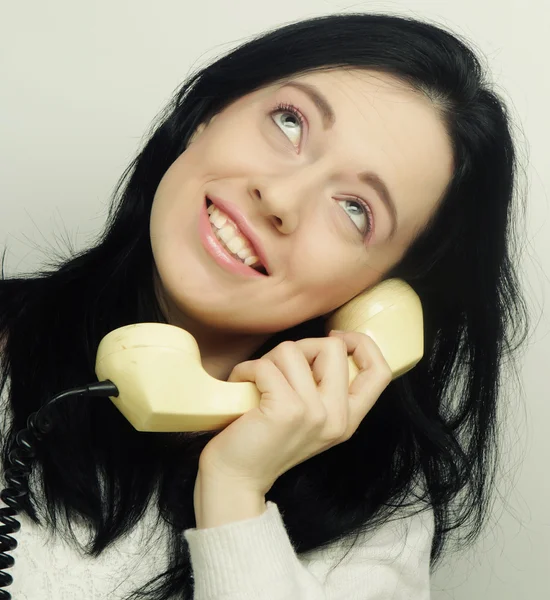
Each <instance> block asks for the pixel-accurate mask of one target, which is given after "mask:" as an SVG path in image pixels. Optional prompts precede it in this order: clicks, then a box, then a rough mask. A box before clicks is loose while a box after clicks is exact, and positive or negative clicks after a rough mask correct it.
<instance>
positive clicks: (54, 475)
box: [0, 14, 528, 600]
mask: <svg viewBox="0 0 550 600" xmlns="http://www.w3.org/2000/svg"><path fill="white" fill-rule="evenodd" d="M350 67H351V68H366V69H378V70H381V71H383V72H386V73H390V74H393V75H395V76H397V77H399V78H401V79H402V80H403V81H406V82H408V83H409V84H410V85H411V86H412V87H414V88H415V89H417V90H421V91H422V92H424V93H425V94H427V95H428V96H429V97H430V98H431V99H432V100H433V103H434V107H436V108H437V110H439V112H440V115H441V118H442V119H443V122H444V123H445V125H446V128H447V131H448V134H449V137H450V140H451V143H452V148H453V152H454V161H455V169H454V173H453V176H452V180H451V182H450V184H449V187H448V189H447V192H446V195H445V197H444V199H443V202H442V204H441V207H440V209H439V210H438V212H437V214H436V215H435V216H434V218H433V219H432V220H431V222H430V223H429V224H428V227H427V228H426V229H425V230H424V231H423V232H422V234H421V235H420V236H419V237H418V238H417V239H416V240H415V242H414V243H413V245H412V246H411V248H410V250H409V251H408V253H407V254H406V256H405V257H404V259H403V260H402V261H401V262H400V263H399V264H398V265H396V267H395V268H394V269H392V272H391V273H388V274H387V275H388V276H395V277H401V278H403V279H405V280H406V281H407V282H409V283H410V284H411V285H412V286H413V287H414V289H415V290H416V291H417V293H418V294H419V296H420V298H421V301H422V304H423V308H424V314H425V344H426V345H425V357H424V359H423V360H422V361H421V363H420V364H419V365H418V366H417V367H416V368H415V369H413V370H412V371H411V372H409V373H408V374H406V375H405V376H403V377H401V378H399V379H398V380H396V381H394V382H393V383H391V384H390V385H389V386H388V388H387V389H386V390H385V391H384V393H383V395H382V397H381V399H380V401H378V402H377V403H376V405H375V406H374V408H373V409H372V410H371V412H370V413H369V415H368V417H367V418H366V419H364V421H363V422H362V424H361V425H360V427H359V428H358V429H357V431H356V433H355V434H354V436H352V438H351V439H350V440H349V441H347V442H345V443H343V444H339V445H337V446H335V447H333V448H331V449H330V450H328V451H326V452H324V453H322V454H319V455H317V456H316V457H314V458H312V459H310V460H308V461H306V462H304V463H302V464H300V465H297V466H296V467H294V468H293V469H291V470H290V471H288V472H287V473H285V474H284V475H282V476H281V477H280V478H279V479H278V480H277V481H276V483H275V485H274V486H273V487H272V489H271V490H270V492H269V493H268V495H267V499H268V500H272V501H273V502H276V503H277V504H278V505H279V507H280V508H281V509H282V512H283V513H284V518H285V525H286V527H287V530H288V532H289V535H290V536H291V539H292V541H293V544H294V547H295V548H296V551H297V552H298V553H302V552H306V551H308V550H311V549H315V548H321V547H322V546H325V545H327V544H329V543H331V542H335V541H337V540H342V539H344V538H345V537H347V536H349V537H353V534H356V533H358V532H361V531H366V530H368V529H369V528H374V527H376V526H377V525H379V524H380V523H382V522H384V520H386V519H388V517H389V515H392V514H393V513H395V511H396V510H398V509H399V507H402V506H403V505H404V503H405V502H406V501H407V502H408V500H406V499H407V498H410V497H411V494H412V493H413V491H414V493H416V492H417V491H418V489H420V488H419V482H423V483H422V486H423V487H422V489H424V490H425V492H424V493H423V494H422V497H423V499H424V500H426V501H427V503H429V505H430V506H431V507H432V508H433V510H434V514H435V538H434V543H433V548H432V562H433V563H434V564H435V562H436V560H437V559H438V558H439V557H440V555H441V552H442V549H443V547H444V543H445V542H446V541H447V539H448V536H449V533H450V532H451V531H453V530H456V531H461V532H463V536H462V541H472V540H473V539H474V538H475V537H476V535H477V534H478V533H479V532H480V530H481V527H482V525H483V523H484V519H485V516H486V514H487V508H488V506H489V501H490V498H491V494H490V492H491V487H492V482H493V477H494V473H495V465H496V456H497V453H496V448H497V443H496V442H497V436H496V431H497V426H496V425H497V419H496V416H497V407H498V400H499V398H500V396H501V394H500V384H501V373H502V367H503V359H504V358H505V357H506V356H508V355H510V354H511V353H512V351H514V350H515V349H516V348H517V347H518V345H519V344H520V343H521V342H523V340H524V339H525V336H526V335H527V332H528V331H527V312H526V309H525V304H524V300H523V298H522V297H521V294H520V289H519V283H518V279H517V273H516V271H515V267H514V263H513V260H512V251H513V249H514V248H513V244H514V236H513V233H514V224H515V221H516V214H515V212H514V210H513V209H514V201H515V199H516V198H517V197H518V194H517V193H516V191H517V185H516V172H517V163H516V161H517V159H516V151H515V149H514V144H513V140H512V135H511V123H510V117H509V115H508V112H507V110H506V107H505V105H504V103H503V101H502V100H501V99H500V98H499V97H498V96H497V94H496V93H494V91H492V90H491V87H490V85H489V83H488V82H487V81H485V76H484V74H483V69H482V66H481V64H480V62H479V60H478V58H477V57H476V55H475V53H474V52H473V51H472V49H471V48H469V47H468V45H467V44H466V43H464V42H463V41H461V40H459V39H458V38H457V37H455V36H454V35H451V34H450V33H448V32H446V31H445V30H443V29H441V28H439V27H437V26H434V25H431V24H428V23H424V22H419V21H416V20H414V19H411V18H402V17H397V16H389V15H370V14H344V15H329V16H322V17H318V18H313V19H309V20H305V21H299V22H296V23H291V24H288V25H285V26H282V27H279V28H276V29H273V30H271V31H268V32H267V33H264V34H262V35H259V36H258V37H255V38H253V39H251V40H250V41H248V42H247V43H244V44H243V45H241V46H240V47H238V48H236V49H234V50H232V51H231V52H229V53H228V54H227V55H225V56H222V57H221V58H219V59H218V60H216V61H215V62H213V63H212V64H210V65H209V66H206V67H205V68H203V69H201V70H200V71H198V72H196V73H195V74H194V75H192V76H191V77H190V78H189V79H188V81H187V82H186V83H184V84H183V85H182V87H181V88H180V89H179V90H177V92H176V93H175V94H174V97H173V99H172V101H171V102H170V104H169V105H168V106H167V107H166V110H165V111H164V112H163V113H162V114H160V115H159V117H158V118H157V122H156V124H155V125H154V126H153V127H152V130H151V132H150V133H149V135H148V141H147V142H146V143H145V144H144V146H143V149H142V150H141V151H139V154H138V155H137V157H136V158H135V159H134V160H133V161H132V163H131V164H130V165H129V167H128V168H127V170H126V171H125V172H124V174H123V175H122V177H121V179H120V180H119V182H118V185H117V187H116V189H115V192H114V194H113V204H112V207H111V210H110V212H109V217H108V221H107V224H106V227H105V230H104V232H103V233H102V234H101V235H100V237H99V239H98V240H97V241H96V242H95V243H94V244H93V245H92V246H91V247H90V248H89V249H86V250H85V251H82V252H79V253H74V254H73V255H72V256H69V257H65V258H64V259H63V260H61V261H60V262H59V263H56V264H52V265H51V266H50V268H48V269H46V270H42V271H40V272H37V273H33V274H30V275H28V276H25V277H23V276H19V277H12V278H3V280H2V281H1V282H0V331H1V332H3V337H4V353H3V380H2V385H5V384H7V382H8V380H7V377H8V376H9V377H10V379H9V382H10V385H9V390H7V391H8V392H9V393H8V406H6V407H5V409H6V411H8V412H9V414H10V415H11V416H12V418H13V422H12V424H11V427H10V429H9V431H8V433H7V435H6V436H5V439H4V444H3V454H2V460H3V464H4V468H7V465H8V463H7V453H8V451H9V450H10V449H11V448H12V447H13V444H14V435H15V433H16V432H17V431H18V430H20V429H21V428H23V427H25V424H26V419H27V417H28V415H29V414H30V413H31V412H33V411H35V410H37V409H38V407H39V406H41V405H42V404H43V403H44V402H45V401H46V400H47V399H48V398H50V397H51V396H53V395H54V394H56V393H59V392H60V391H62V390H65V389H68V388H72V387H75V386H77V385H81V384H83V383H89V382H93V381H95V380H96V377H95V374H94V363H95V354H96V350H97V347H98V344H99V342H100V340H101V338H102V337H103V336H104V335H105V334H107V333H108V332H109V331H111V330H113V329H115V328H117V327H121V326H123V325H126V324H130V323H137V322H146V321H159V322H163V321H164V320H165V319H164V317H163V315H162V312H161V310H160V308H159V305H158V302H157V300H156V297H155V292H154V287H153V277H152V273H153V259H152V252H151V245H150V238H149V216H150V211H151V204H152V200H153V196H154V194H155V191H156V188H157V186H158V184H159V182H160V180H161V178H162V176H163V175H164V173H165V172H166V171H167V169H168V168H169V167H170V165H171V164H172V163H173V162H174V161H175V160H176V159H177V157H178V156H179V155H180V154H181V153H182V152H183V151H184V149H185V147H186V145H187V142H188V140H189V138H190V136H191V134H192V133H193V131H194V130H195V128H196V127H197V125H198V124H199V123H201V122H203V121H205V120H206V119H207V118H209V117H211V116H212V115H214V114H216V113H217V112H219V111H221V110H223V108H224V107H226V106H227V105H229V104H230V103H231V102H233V101H234V100H236V99H238V98H239V97H241V96H243V95H245V94H248V93H250V92H252V91H254V90H256V89H258V88H260V87H262V86H265V85H268V84H271V83H273V82H276V81H278V80H280V79H283V78H286V77H288V76H289V75H292V74H297V73H307V72H310V71H313V70H323V69H327V68H330V69H332V68H350ZM323 325H324V323H323V320H322V319H321V318H318V319H313V320H311V321H308V322H307V323H303V324H300V325H298V326H296V327H293V328H292V329H290V330H287V331H283V332H280V333H278V334H277V335H274V336H273V337H272V338H271V339H270V340H269V341H268V342H267V343H266V344H264V345H263V346H262V347H261V348H260V349H258V351H257V352H255V353H254V355H253V356H251V357H250V358H258V357H260V356H262V355H263V354H264V353H265V352H267V351H268V350H270V349H271V348H273V347H275V346H276V345H277V344H278V343H280V342H281V341H282V340H285V339H292V340H296V339H300V338H303V337H319V336H323V335H325V332H324V327H323ZM54 418H55V422H56V429H55V435H51V436H50V438H49V439H48V440H47V442H44V443H43V444H42V445H41V447H40V451H39V454H38V456H37V459H36V470H37V472H39V473H40V475H41V477H40V478H39V479H37V480H36V482H35V485H34V486H33V488H32V494H31V495H30V497H29V500H28V502H26V505H25V511H26V513H27V514H28V515H29V516H30V517H31V518H32V519H34V520H35V521H36V522H37V523H43V524H44V523H45V524H47V525H48V526H50V527H53V528H58V529H60V530H61V529H63V528H64V527H65V525H64V523H67V522H68V521H69V520H70V519H71V518H72V517H73V516H77V515H78V516H80V517H82V518H84V520H85V522H86V523H88V524H89V526H90V531H91V537H90V543H89V546H88V547H87V551H89V552H90V554H92V555H95V556H97V555H99V554H100V553H101V552H102V551H103V550H104V549H105V548H106V547H107V546H108V545H110V544H111V543H112V542H114V541H115V540H116V539H117V538H119V537H120V536H121V535H122V534H124V533H125V532H127V531H128V530H129V529H130V528H131V527H132V526H133V525H135V524H136V522H138V520H139V519H140V518H141V517H142V515H143V512H144V509H145V507H146V505H147V504H148V502H149V501H150V500H151V499H152V498H154V500H155V502H157V504H158V507H159V510H160V514H161V515H162V517H163V518H164V519H165V521H166V522H168V523H169V524H170V531H171V532H172V533H171V536H172V539H171V545H170V547H171V555H170V567H169V569H168V570H167V571H166V572H165V573H159V577H158V578H156V579H155V580H153V581H152V582H150V584H149V585H148V586H147V590H146V592H147V593H146V594H145V597H147V598H150V599H154V600H165V599H168V598H170V597H171V595H176V594H179V595H178V597H181V598H183V597H185V598H191V590H192V580H191V566H190V561H189V554H188V547H187V544H186V541H185V539H184V536H183V535H182V531H183V530H184V529H186V528H189V527H194V526H195V517H194V511H193V488H194V482H195V477H196V474H197V467H198V458H199V455H200V452H201V450H202V448H204V446H205V445H206V443H208V441H209V440H210V439H211V438H212V436H213V435H215V434H213V433H212V432H207V433H202V434H199V435H193V436H186V435H185V434H150V433H139V432H137V431H135V430H134V429H133V427H132V426H131V425H129V423H128V422H127V421H126V420H125V419H124V417H122V416H121V414H120V413H119V412H118V411H117V409H116V408H115V407H114V406H113V404H112V403H111V402H110V401H108V400H102V399H95V398H94V399H83V400H81V401H78V402H73V403H71V404H66V405H64V406H60V407H59V408H58V409H57V411H56V413H55V415H54ZM373 457H374V458H375V460H373ZM155 494H158V495H155Z"/></svg>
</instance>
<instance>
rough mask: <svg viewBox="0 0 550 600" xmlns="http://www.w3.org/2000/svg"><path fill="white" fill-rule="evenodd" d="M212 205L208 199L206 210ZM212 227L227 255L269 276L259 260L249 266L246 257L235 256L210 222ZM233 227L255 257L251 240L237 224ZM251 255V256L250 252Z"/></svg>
mask: <svg viewBox="0 0 550 600" xmlns="http://www.w3.org/2000/svg"><path fill="white" fill-rule="evenodd" d="M212 204H213V202H212V200H210V198H208V197H206V208H207V210H208V208H209V207H210V206H211V205H212ZM221 212H222V213H223V211H221ZM223 214H224V215H225V213H223ZM225 216H226V218H229V219H230V217H229V216H227V215H225ZM210 227H211V229H212V232H213V233H214V235H215V236H216V239H217V240H218V243H220V244H221V246H222V248H223V249H224V250H225V251H226V252H227V253H228V254H229V255H230V256H231V257H232V258H234V259H236V260H238V261H240V262H243V264H247V265H248V266H249V267H250V268H251V269H253V270H254V271H257V272H258V273H260V274H262V275H266V276H267V275H268V272H267V269H266V268H265V266H264V265H263V264H262V263H261V262H260V260H258V261H257V262H256V264H254V265H252V264H248V263H246V262H244V257H245V256H246V255H242V258H241V255H239V256H236V255H235V252H233V251H232V250H231V249H230V248H229V247H228V246H227V244H226V242H225V241H224V240H222V239H221V238H220V236H219V235H218V234H217V228H215V227H214V224H213V223H212V221H210ZM233 227H235V228H237V233H238V234H239V236H240V237H241V238H242V239H243V240H245V241H246V242H247V243H248V244H249V246H250V249H251V250H252V254H253V255H255V254H256V253H255V251H254V247H253V246H252V245H251V244H250V240H248V238H247V237H246V236H245V235H244V234H243V233H242V232H241V231H239V230H238V226H237V225H236V224H234V223H233ZM249 254H250V252H249ZM256 259H258V257H257V256H256Z"/></svg>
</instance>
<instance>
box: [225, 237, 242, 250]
mask: <svg viewBox="0 0 550 600" xmlns="http://www.w3.org/2000/svg"><path fill="white" fill-rule="evenodd" d="M225 243H226V244H227V247H228V248H229V249H230V250H231V252H233V253H234V254H237V253H238V252H239V251H240V250H242V249H243V248H244V244H245V242H244V240H243V239H242V238H241V237H239V236H235V237H233V238H231V239H230V240H229V241H228V242H225Z"/></svg>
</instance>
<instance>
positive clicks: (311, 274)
mask: <svg viewBox="0 0 550 600" xmlns="http://www.w3.org/2000/svg"><path fill="white" fill-rule="evenodd" d="M293 82H294V83H295V84H296V85H293ZM300 86H301V87H300ZM303 86H308V88H305V87H303ZM307 89H310V90H311V93H314V92H316V93H317V94H318V95H319V97H321V96H322V98H324V99H325V101H326V105H325V103H324V102H323V106H324V108H321V101H320V100H315V98H314V97H312V95H311V93H308V92H307ZM278 105H282V106H281V107H279V108H277V106H278ZM292 107H295V108H296V110H297V111H299V113H301V115H302V117H303V122H302V123H300V119H299V117H297V116H296V114H294V113H293V112H292V111H293V108H292ZM329 107H330V112H331V113H332V115H331V116H330V117H329V115H328V114H327V111H328V110H329ZM452 169H453V159H452V151H451V146H450V141H449V139H448V136H447V133H446V130H445V127H444V125H443V123H442V122H441V120H440V118H439V116H438V113H437V111H436V109H435V108H434V106H433V105H432V103H431V102H430V101H429V100H428V99H427V98H426V97H425V96H423V95H421V94H419V93H417V92H415V91H413V90H411V89H410V88H408V87H407V86H406V85H405V84H403V83H401V82H399V81H398V80H397V79H395V78H394V77H392V76H390V75H387V74H382V73H376V72H370V71H364V70H333V71H329V72H317V73H310V74H306V75H300V76H295V77H293V78H289V79H288V80H285V81H283V82H280V83H278V84H274V85H271V86H269V87H266V88H262V89H259V90H257V91H255V92H253V93H251V94H248V95H247V96H244V97H242V98H240V99H239V100H237V101H235V102H234V103H233V104H231V105H230V106H228V107H227V108H225V109H224V110H223V111H222V112H221V113H219V114H218V115H216V116H215V117H214V118H213V119H212V120H211V121H210V122H209V123H208V124H203V126H201V127H200V128H199V129H198V130H197V132H196V136H195V137H194V139H193V141H192V143H191V144H190V145H189V146H188V148H187V149H186V151H185V152H183V154H181V155H180V156H179V158H178V159H177V160H176V161H175V162H174V163H173V164H172V165H171V167H170V168H169V169H168V171H167V172H166V174H165V175H164V177H163V179H162V181H161V182H160V184H159V187H158V189H157V191H156V194H155V198H154V202H153V208H152V213H151V228H150V231H151V243H152V249H153V256H154V260H155V264H156V268H157V271H158V276H159V284H160V292H161V294H162V300H163V301H164V302H165V303H166V305H168V306H170V314H171V315H172V317H171V319H170V320H172V321H180V322H190V321H192V322H194V323H196V324H197V325H198V324H203V325H204V326H210V327H214V328H219V329H223V330H226V331H233V332H237V331H239V332H243V333H244V332H247V333H257V334H261V333H272V332H275V331H280V330H283V329H286V328H288V327H291V326H293V325H295V324H297V323H300V322H303V321H306V320H308V319H311V318H313V317H316V316H319V315H323V314H327V313H329V312H331V311H332V310H334V309H336V308H337V307H339V306H341V305H342V304H344V303H345V302H346V301H347V300H349V299H351V298H352V297H354V296H356V295H357V294H358V293H359V292H361V291H362V290H364V289H366V288H368V287H370V286H372V285H374V284H375V283H377V282H378V281H380V280H381V279H382V278H383V276H384V274H385V273H386V272H387V271H388V270H389V269H391V268H392V267H393V266H394V265H395V264H396V263H397V262H398V261H399V260H400V258H401V257H402V256H403V255H404V253H405V252H406V250H407V248H408V247H409V245H410V244H411V242H412V240H413V238H414V236H415V234H416V233H417V232H418V231H419V230H420V229H421V228H422V227H423V226H424V225H425V224H426V222H427V220H428V219H429V217H430V216H431V215H432V214H433V212H434V211H435V209H436V207H437V205H438V202H439V201H440V199H441V197H442V195H443V193H444V191H445V188H446V186H447V184H448V182H449V180H450V177H451V175H452ZM384 187H385V188H386V190H384ZM207 197H212V198H213V199H214V202H216V200H215V199H216V198H217V199H221V201H222V203H227V204H228V205H229V206H232V207H234V208H235V209H236V210H237V211H239V212H240V213H241V214H242V215H243V216H244V218H245V219H246V221H247V223H248V225H249V227H250V229H251V230H252V231H253V234H254V236H255V237H256V239H257V241H258V242H259V244H260V245H261V246H262V247H263V252H264V254H265V257H266V259H267V263H268V267H269V275H268V276H258V275H257V274H256V273H255V272H251V271H250V270H249V271H248V274H242V273H238V272H235V271H234V270H232V269H229V268H227V267H226V266H223V265H222V264H220V263H219V262H217V261H216V260H215V259H214V257H213V255H212V254H211V253H210V252H209V251H208V250H207V245H208V242H206V241H205V237H204V235H205V233H204V232H205V231H206V234H208V235H211V232H212V230H211V228H210V225H208V227H207V230H206V229H205V228H204V226H203V228H202V231H203V234H201V222H202V223H203V225H204V222H205V221H204V219H205V217H204V211H205V207H206V198H207ZM218 204H220V202H218ZM201 217H202V221H201ZM218 218H219V217H218ZM220 222H222V223H223V219H222V221H218V223H220ZM233 231H234V230H229V234H230V235H231V234H232V233H233ZM226 233H227V232H226ZM236 233H238V232H236ZM227 239H228V240H229V237H228V238H227ZM240 243H242V242H240ZM239 260H240V259H239ZM174 315H176V316H175V317H174ZM178 315H179V316H181V319H179V318H178Z"/></svg>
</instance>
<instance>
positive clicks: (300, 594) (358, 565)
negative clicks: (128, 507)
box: [0, 402, 434, 600]
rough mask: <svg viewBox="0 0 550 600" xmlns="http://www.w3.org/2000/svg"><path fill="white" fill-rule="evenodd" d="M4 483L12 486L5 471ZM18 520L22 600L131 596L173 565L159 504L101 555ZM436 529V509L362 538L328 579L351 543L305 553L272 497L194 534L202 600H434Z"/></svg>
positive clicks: (80, 530) (15, 594) (17, 597)
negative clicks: (254, 512)
mask: <svg viewBox="0 0 550 600" xmlns="http://www.w3.org/2000/svg"><path fill="white" fill-rule="evenodd" d="M1 404H2V408H3V407H4V406H5V405H4V403H3V402H2V403H1ZM0 481H1V482H2V487H5V483H4V478H3V474H2V476H1V477H0ZM0 506H2V507H3V506H4V504H3V503H2V502H1V501H0ZM17 518H18V519H19V521H20V522H21V530H20V531H19V532H18V533H16V534H14V537H15V538H16V540H17V541H18V547H17V548H16V549H15V550H14V551H12V552H11V555H12V556H13V557H14V558H15V565H14V567H12V568H11V569H8V570H7V571H8V572H10V573H11V575H12V576H13V578H14V582H13V583H12V585H11V586H9V587H8V588H7V591H9V592H10V593H11V594H12V598H14V600H123V599H124V598H125V597H126V596H127V595H128V594H129V593H130V592H132V591H134V590H135V589H137V588H138V587H140V586H141V585H143V584H145V583H147V582H148V581H150V580H151V579H152V578H153V577H154V576H156V575H158V574H160V573H161V572H162V571H163V570H164V569H165V567H166V565H167V548H166V539H167V536H166V532H167V529H166V525H165V524H163V522H162V520H160V519H159V521H157V512H156V511H155V508H154V505H153V504H151V505H150V507H149V509H148V511H147V512H146V514H145V515H144V517H143V518H142V519H141V521H140V522H139V523H138V524H137V526H136V527H135V528H134V529H133V530H132V531H131V532H130V533H129V534H127V535H126V536H125V537H124V538H122V539H120V540H119V541H117V542H116V543H114V544H113V545H112V546H111V547H109V548H108V549H107V550H105V551H104V552H103V553H102V554H101V555H100V556H99V557H98V558H91V557H89V556H86V555H84V554H82V553H79V552H78V551H77V550H75V548H74V545H69V544H68V543H66V542H64V541H63V540H62V539H60V538H59V537H57V536H55V537H54V536H53V535H52V534H50V533H48V532H46V531H45V530H44V529H43V528H39V527H37V526H36V525H35V524H34V523H32V521H29V519H28V518H26V517H25V516H21V515H19V516H18V517H17ZM433 528H434V524H433V513H432V512H431V511H426V512H424V513H422V514H420V515H416V516H408V517H406V518H403V519H400V520H396V521H393V522H391V523H389V524H386V525H384V526H382V527H380V528H379V529H378V530H377V531H376V532H374V533H373V534H371V535H370V536H366V537H364V538H363V539H361V540H360V541H358V542H357V544H356V546H355V547H354V549H353V550H352V551H351V552H350V553H349V554H348V555H347V556H346V558H345V559H344V560H343V561H342V562H341V563H340V564H339V565H338V566H337V567H336V568H335V569H334V570H333V571H332V572H331V573H330V575H329V576H328V579H327V578H326V576H327V572H328V570H329V569H330V568H331V567H332V566H333V565H334V564H335V562H337V559H340V558H341V557H342V555H343V553H344V550H343V549H342V546H340V545H338V544H333V545H331V546H330V548H329V549H325V550H322V551H310V552H308V553H306V554H303V555H301V556H299V557H298V556H297V555H296V553H295V551H294V548H293V547H292V544H291V542H290V539H289V537H288V534H287V531H286V529H285V525H284V522H283V519H282V518H281V515H280V513H279V509H278V507H277V505H276V504H275V503H273V502H267V510H266V512H264V513H263V514H262V515H260V516H259V517H255V518H252V519H246V520H244V521H237V522H234V523H228V524H226V525H222V526H220V527H213V528H210V529H200V530H199V529H194V528H193V529H187V530H185V532H184V536H185V538H186V540H187V542H188V544H189V549H190V555H191V563H192V567H193V576H194V579H195V594H194V599H193V600H428V599H429V598H430V568H429V565H430V549H431V544H432V538H433ZM73 529H74V533H75V535H76V537H77V539H79V540H80V541H85V540H87V539H88V537H87V535H86V530H85V529H84V527H83V526H82V525H81V524H78V523H76V524H75V525H74V528H73Z"/></svg>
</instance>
